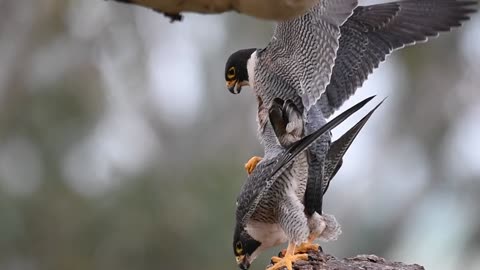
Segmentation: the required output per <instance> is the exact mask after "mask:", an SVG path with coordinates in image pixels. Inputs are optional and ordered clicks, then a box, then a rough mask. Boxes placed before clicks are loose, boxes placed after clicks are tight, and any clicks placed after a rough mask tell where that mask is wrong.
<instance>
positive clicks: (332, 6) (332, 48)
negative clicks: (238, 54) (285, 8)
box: [254, 0, 357, 111]
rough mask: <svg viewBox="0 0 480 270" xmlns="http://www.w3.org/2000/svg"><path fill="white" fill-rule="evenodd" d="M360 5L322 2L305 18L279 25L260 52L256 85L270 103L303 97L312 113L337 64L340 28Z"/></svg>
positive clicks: (347, 1)
mask: <svg viewBox="0 0 480 270" xmlns="http://www.w3.org/2000/svg"><path fill="white" fill-rule="evenodd" d="M356 5H357V0H329V1H323V0H321V1H318V3H317V4H316V5H314V6H313V7H312V8H311V9H310V10H309V11H308V12H307V13H305V14H304V15H302V16H300V17H297V18H294V19H291V20H287V21H284V22H279V23H278V24H277V25H276V27H275V30H274V35H273V37H272V40H271V41H270V43H269V44H268V45H267V47H266V48H265V49H263V50H260V51H259V52H258V64H257V65H258V66H257V68H256V71H255V72H256V73H255V74H256V75H255V83H254V85H255V87H256V88H257V89H262V91H264V93H260V95H263V99H264V101H266V102H267V104H269V103H270V102H271V101H272V100H273V99H274V98H275V97H280V98H282V99H284V100H287V99H292V100H295V99H294V98H295V96H299V98H300V99H301V101H302V104H303V106H302V107H303V109H304V110H305V111H308V110H309V109H310V107H311V106H312V105H313V104H315V103H316V102H317V101H318V100H319V99H320V97H321V95H322V93H323V92H325V89H326V87H327V85H328V83H329V81H330V77H331V74H332V69H333V65H334V63H335V57H336V53H337V50H338V46H339V42H338V40H339V38H340V25H342V24H343V23H344V22H345V21H346V20H347V18H348V17H349V16H351V14H352V13H353V9H354V8H355V7H356ZM257 73H258V74H259V75H260V76H258V75H257ZM279 85H281V86H283V87H275V86H279ZM286 86H289V87H286ZM293 89H294V90H293ZM292 90H293V91H292ZM282 91H283V92H282ZM296 105H298V102H296Z"/></svg>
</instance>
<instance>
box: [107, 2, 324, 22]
mask: <svg viewBox="0 0 480 270" xmlns="http://www.w3.org/2000/svg"><path fill="white" fill-rule="evenodd" d="M114 1H117V2H122V3H127V4H136V5H140V6H143V7H147V8H151V9H153V10H156V11H158V12H162V13H164V14H165V15H166V16H168V17H170V18H171V19H172V20H180V19H181V15H180V13H181V12H195V13H202V14H215V13H222V12H226V11H237V12H239V13H243V14H246V15H250V16H253V17H257V18H260V19H269V20H285V19H288V18H292V17H295V16H297V15H300V14H302V13H303V12H305V10H307V9H308V8H310V7H311V6H312V5H313V4H314V3H315V0H114Z"/></svg>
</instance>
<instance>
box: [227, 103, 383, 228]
mask: <svg viewBox="0 0 480 270" xmlns="http://www.w3.org/2000/svg"><path fill="white" fill-rule="evenodd" d="M373 98H374V97H373V96H372V97H369V98H366V99H365V100H363V101H361V102H359V103H357V104H356V105H354V106H353V107H351V108H350V109H348V110H346V111H345V112H343V113H342V114H340V115H339V116H337V117H335V118H334V119H332V120H331V121H329V122H328V123H327V124H325V125H323V126H322V127H321V128H320V129H318V130H317V131H315V132H313V133H312V134H310V135H307V136H305V137H303V138H302V139H300V140H298V141H296V142H294V143H292V144H291V145H290V146H289V147H288V148H286V149H285V151H284V152H282V153H281V154H280V155H279V156H278V157H277V158H275V159H273V160H268V161H265V162H263V161H262V162H260V163H259V164H258V165H257V167H256V168H255V170H254V171H253V172H252V174H251V175H250V176H249V177H248V179H247V181H246V182H245V184H244V186H243V187H242V191H241V194H240V196H239V197H238V199H237V211H236V216H237V220H239V221H241V222H242V224H244V223H245V222H246V221H247V220H248V219H249V218H250V217H251V216H252V215H253V213H254V212H255V209H256V208H257V205H258V204H259V203H260V201H261V200H262V198H263V196H264V194H266V193H267V192H268V190H269V189H270V188H271V187H272V185H273V184H274V183H275V181H276V180H277V178H278V177H279V176H280V175H281V174H282V173H283V172H284V171H285V170H286V169H287V168H288V166H289V164H290V162H291V161H292V160H293V159H294V158H295V157H296V156H298V154H300V153H302V152H303V151H305V149H307V148H308V147H309V146H310V145H311V144H312V143H313V142H315V140H317V139H318V138H319V137H320V136H321V135H323V134H324V133H325V132H328V131H330V130H331V129H333V128H335V127H336V126H338V125H339V124H340V123H342V122H343V121H345V120H346V119H347V118H348V117H349V116H350V115H352V114H354V113H355V112H356V111H358V110H359V109H361V108H362V107H363V106H364V105H365V104H367V103H368V102H369V101H370V100H372V99H373ZM375 109H376V108H375ZM375 109H374V110H375Z"/></svg>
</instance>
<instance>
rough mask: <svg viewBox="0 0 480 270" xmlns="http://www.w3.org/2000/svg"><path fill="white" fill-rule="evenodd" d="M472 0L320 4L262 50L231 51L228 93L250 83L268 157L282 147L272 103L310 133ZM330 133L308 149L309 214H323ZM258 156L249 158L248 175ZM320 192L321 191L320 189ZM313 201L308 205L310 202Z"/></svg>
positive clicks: (461, 14)
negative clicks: (286, 106) (391, 58)
mask: <svg viewBox="0 0 480 270" xmlns="http://www.w3.org/2000/svg"><path fill="white" fill-rule="evenodd" d="M474 4H476V3H475V2H473V1H465V0H404V1H398V2H392V3H385V4H377V5H371V6H358V7H357V1H356V0H329V1H319V2H318V3H317V4H315V5H314V7H313V8H311V9H310V10H309V11H308V12H306V13H305V14H304V15H303V16H300V17H297V18H294V19H291V20H288V21H284V22H279V23H278V24H277V25H276V27H275V31H274V34H273V37H272V39H271V41H270V43H269V44H268V45H267V47H265V48H263V49H245V50H240V51H237V52H235V53H233V54H232V55H231V56H230V57H229V59H228V60H227V63H226V66H225V80H226V84H227V88H228V90H229V91H230V92H232V93H234V94H238V93H240V91H241V89H242V86H246V85H250V86H251V87H252V89H253V92H254V94H255V95H256V97H257V100H258V115H257V120H258V124H259V134H260V139H261V142H262V144H263V145H264V147H265V154H264V158H265V159H270V158H271V157H272V155H274V153H275V152H276V150H275V149H276V148H278V147H279V145H278V142H277V138H276V137H275V136H274V134H273V132H272V130H271V129H272V127H271V125H270V123H269V121H268V112H267V108H269V107H270V105H271V102H272V100H273V99H274V98H277V97H278V98H281V99H284V100H287V99H290V100H292V101H293V102H294V104H295V105H296V106H297V107H298V108H299V110H300V111H301V112H302V114H303V116H304V122H305V133H306V134H310V133H311V132H312V131H314V130H316V129H317V128H318V127H320V126H321V125H323V124H324V123H325V122H326V118H328V117H329V116H331V115H332V113H333V112H334V111H335V110H336V109H338V108H339V107H340V106H341V105H342V104H343V103H344V102H345V101H346V100H347V99H348V98H349V97H350V96H351V95H353V94H354V93H355V91H356V89H357V88H358V87H360V86H361V85H362V83H363V82H364V81H365V80H366V79H367V77H368V75H369V74H370V73H371V72H372V71H373V69H374V68H376V67H378V65H379V64H380V63H381V62H382V61H384V60H385V57H386V56H387V55H389V54H390V53H391V52H392V51H394V50H396V49H400V48H403V47H405V46H407V45H413V44H415V43H416V42H425V41H427V38H428V37H435V36H437V35H438V34H439V32H445V31H449V30H450V29H451V28H452V27H458V26H460V25H461V22H462V21H465V20H468V19H469V16H468V14H469V13H472V12H474V11H475V10H474V9H473V8H472V5H474ZM330 141H331V134H330V133H326V134H324V135H323V136H322V137H321V138H320V139H319V140H318V141H316V142H315V143H314V144H313V145H312V146H311V147H310V148H309V151H308V155H309V164H310V166H309V180H308V188H307V193H306V195H305V196H306V198H307V201H308V202H309V203H308V204H307V212H309V213H310V214H313V213H314V212H318V213H319V214H321V211H322V209H321V208H322V197H321V194H323V193H324V191H325V190H324V189H325V188H326V187H327V186H328V184H327V183H326V182H325V177H322V176H321V175H322V174H324V173H325V172H324V170H325V164H324V163H325V158H326V154H327V152H328V148H329V145H330ZM260 160H261V158H260V157H253V158H251V159H250V160H249V161H248V162H247V164H246V166H245V167H246V169H247V171H248V172H249V173H250V172H251V171H252V170H253V168H255V166H256V164H257V163H258V162H259V161H260ZM320 190H323V192H319V191H320ZM310 202H311V203H310Z"/></svg>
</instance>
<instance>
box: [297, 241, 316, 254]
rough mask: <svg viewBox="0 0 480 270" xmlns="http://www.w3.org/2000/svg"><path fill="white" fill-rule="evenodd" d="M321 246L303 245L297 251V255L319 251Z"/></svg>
mask: <svg viewBox="0 0 480 270" xmlns="http://www.w3.org/2000/svg"><path fill="white" fill-rule="evenodd" d="M319 248H320V245H317V244H313V243H302V244H300V245H299V246H298V247H297V248H296V249H295V254H298V253H308V252H309V251H318V250H319Z"/></svg>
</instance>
